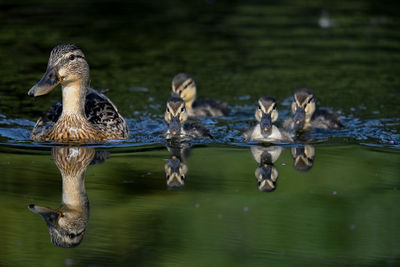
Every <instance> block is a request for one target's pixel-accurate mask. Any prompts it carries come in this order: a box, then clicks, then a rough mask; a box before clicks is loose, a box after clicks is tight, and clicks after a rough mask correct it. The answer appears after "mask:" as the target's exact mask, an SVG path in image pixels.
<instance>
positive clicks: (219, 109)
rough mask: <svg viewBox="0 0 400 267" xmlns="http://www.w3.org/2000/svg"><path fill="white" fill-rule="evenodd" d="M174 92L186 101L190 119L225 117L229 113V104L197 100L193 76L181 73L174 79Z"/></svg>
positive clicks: (210, 100)
mask: <svg viewBox="0 0 400 267" xmlns="http://www.w3.org/2000/svg"><path fill="white" fill-rule="evenodd" d="M172 92H173V93H177V94H178V95H179V96H180V97H182V99H183V100H184V101H185V104H186V109H187V112H188V115H189V116H190V117H210V116H224V115H227V114H228V113H229V108H228V104H227V103H225V102H221V101H217V100H212V99H196V83H195V82H194V79H193V77H192V76H190V75H189V74H186V73H179V74H177V75H176V76H175V77H174V78H173V79H172Z"/></svg>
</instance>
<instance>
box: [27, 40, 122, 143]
mask: <svg viewBox="0 0 400 267" xmlns="http://www.w3.org/2000/svg"><path fill="white" fill-rule="evenodd" d="M89 82H90V77H89V65H88V63H87V61H86V59H85V55H84V54H83V52H82V50H81V49H79V48H78V47H77V46H75V45H71V44H67V45H58V46H56V47H55V48H54V49H53V50H52V51H51V54H50V58H49V63H48V65H47V70H46V73H45V74H44V76H43V78H42V79H41V80H40V81H39V82H38V83H37V84H36V85H35V86H33V87H32V89H30V90H29V92H28V95H30V96H41V95H44V94H47V93H49V92H50V91H51V90H53V89H54V88H55V87H56V86H57V85H58V84H59V83H61V84H62V93H63V98H62V101H63V103H62V105H61V104H57V105H55V106H54V107H52V108H50V109H49V110H48V111H46V112H45V113H44V114H43V115H42V117H40V118H39V120H38V121H37V123H36V125H35V127H34V128H33V130H32V133H31V139H32V140H33V141H48V142H58V143H91V142H97V141H105V140H108V139H126V138H128V136H129V130H128V126H127V124H126V122H125V120H124V118H122V116H121V115H120V114H119V113H118V110H117V108H116V107H115V106H114V104H113V103H112V102H111V101H110V100H109V99H108V98H107V97H106V96H105V95H103V94H101V93H99V92H97V91H95V90H93V89H91V88H89Z"/></svg>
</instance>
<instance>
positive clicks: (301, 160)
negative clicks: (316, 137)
mask: <svg viewBox="0 0 400 267" xmlns="http://www.w3.org/2000/svg"><path fill="white" fill-rule="evenodd" d="M291 153H292V157H293V160H294V168H295V169H296V170H298V171H302V172H306V171H309V170H310V169H311V168H312V166H313V164H314V157H315V149H314V147H313V146H312V145H304V146H298V147H292V149H291Z"/></svg>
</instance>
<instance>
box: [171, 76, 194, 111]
mask: <svg viewBox="0 0 400 267" xmlns="http://www.w3.org/2000/svg"><path fill="white" fill-rule="evenodd" d="M172 93H176V94H178V95H179V96H180V97H182V99H183V100H184V101H185V103H186V108H187V109H191V108H192V104H193V102H194V100H195V99H196V83H195V82H194V79H193V77H192V76H190V75H189V74H187V73H178V74H177V75H175V77H174V78H173V79H172Z"/></svg>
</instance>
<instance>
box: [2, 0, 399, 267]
mask: <svg viewBox="0 0 400 267" xmlns="http://www.w3.org/2000/svg"><path fill="white" fill-rule="evenodd" d="M398 7H399V5H398V4H397V2H396V1H346V2H333V1H321V0H312V1H306V2H300V1H265V2H263V1H232V2H229V1H218V0H217V1H200V0H199V1H192V2H186V1H178V0H174V1H135V2H134V3H131V2H129V1H126V2H125V1H118V2H115V3H113V4H109V3H107V2H105V1H85V2H75V1H68V2H63V1H58V2H54V3H53V2H50V1H41V3H33V2H31V1H22V2H17V3H12V2H0V21H1V24H2V26H1V27H0V169H1V175H0V199H1V203H2V205H0V214H1V217H0V218H1V220H0V236H1V240H2V241H1V242H0V265H2V266H27V265H32V266H65V265H67V266H69V265H73V266H80V265H83V266H94V265H107V266H109V265H110V264H114V265H122V264H123V265H128V264H132V265H144V266H148V265H157V266H160V265H164V266H175V265H180V266H203V265H211V266H221V265H225V266H232V265H234V266H238V265H239V266H253V265H257V266H258V265H259V266H265V265H273V266H275V265H282V266H288V265H313V266H321V265H335V266H337V265H368V266H378V265H379V266H381V265H395V266H396V265H399V264H400V231H399V228H398V222H399V219H400V212H399V208H398V206H399V204H400V193H399V190H400V167H399V166H400V165H399V164H400V153H399V148H400V135H399V130H400V118H399V114H400V105H398V103H400V76H399V71H400V34H399V33H400V31H399V29H400V16H399V15H400V14H399V10H400V9H399V8H398ZM59 43H76V44H78V45H79V46H80V47H81V48H82V49H83V51H84V53H85V55H86V58H87V60H88V63H89V65H90V68H91V86H92V87H93V88H96V89H104V88H107V89H109V91H108V92H107V96H108V97H109V98H110V99H112V100H113V102H114V103H115V104H116V106H117V107H118V109H119V111H120V112H121V113H122V115H123V116H124V117H125V118H126V119H127V121H128V124H129V128H130V130H131V136H130V138H129V139H128V140H127V141H125V142H121V143H113V144H102V145H97V146H94V147H92V148H91V149H95V150H96V153H97V154H96V156H95V157H94V159H95V162H93V164H91V165H89V166H88V167H87V169H86V174H85V176H84V179H85V180H84V181H85V182H84V183H83V185H84V187H85V189H86V193H87V197H88V199H89V203H90V211H89V220H88V222H87V226H86V228H85V229H86V230H85V232H84V237H83V240H82V242H81V243H80V244H79V245H78V246H76V247H75V248H70V249H67V248H59V247H56V246H55V245H53V244H52V242H51V241H50V237H49V232H48V230H47V227H46V224H45V223H44V221H43V220H42V219H41V218H40V216H38V215H36V214H34V213H33V212H31V211H30V210H29V209H28V205H30V204H36V205H41V206H47V207H51V208H57V207H59V206H60V203H61V199H62V178H61V173H60V168H58V167H57V166H56V164H55V163H56V162H55V159H54V156H52V155H51V151H52V150H55V149H54V148H52V146H51V145H43V144H36V143H32V142H31V141H30V140H29V133H30V131H31V129H32V127H33V125H34V122H35V121H36V120H37V118H38V117H39V116H40V115H41V113H42V112H43V111H44V110H46V109H47V108H48V107H50V106H51V105H52V104H53V103H55V102H57V101H59V100H60V99H61V93H60V90H59V89H55V90H54V91H53V92H51V93H50V94H49V95H46V96H43V97H40V98H30V97H28V96H27V92H28V90H29V89H30V88H31V87H32V86H33V85H34V84H35V83H36V82H37V81H39V79H40V78H41V76H42V75H43V73H44V71H45V69H46V64H47V60H48V56H49V53H50V51H51V49H52V48H53V47H54V46H55V45H57V44H59ZM181 71H185V72H188V73H191V74H193V75H194V77H195V80H196V83H197V85H198V97H209V98H216V99H222V100H225V101H227V102H228V103H229V104H230V106H231V107H232V113H231V114H230V116H227V117H223V118H211V119H203V120H202V123H204V124H205V125H206V126H207V127H209V128H210V130H211V133H212V134H213V135H214V136H215V139H214V140H212V141H210V142H202V141H201V140H198V141H195V142H194V145H193V147H192V148H191V150H190V153H189V152H186V154H187V156H186V157H183V158H182V162H181V163H183V164H185V165H186V167H187V172H186V174H185V175H184V176H185V177H184V184H181V187H180V188H170V187H169V186H168V185H167V178H166V173H165V165H166V163H167V162H168V161H166V160H167V159H170V158H171V154H170V152H169V151H168V150H167V148H166V147H165V146H164V145H163V144H164V141H163V139H162V135H161V134H162V131H163V130H164V129H165V127H166V126H165V124H164V122H163V114H162V113H163V111H164V108H165V106H164V105H165V102H166V100H167V99H168V97H169V95H170V86H171V85H170V84H171V79H172V77H173V76H174V75H175V74H176V73H178V72H181ZM300 87H310V88H312V89H313V90H314V92H315V95H316V98H317V99H318V105H319V106H322V107H328V108H331V109H333V110H336V111H338V112H340V114H341V116H342V121H343V123H344V124H345V128H344V129H342V130H338V131H317V132H314V133H311V134H310V135H309V136H307V137H306V138H305V140H306V143H309V144H311V145H312V146H313V148H314V155H313V157H312V159H310V161H309V166H308V171H299V170H298V169H299V168H298V166H297V165H296V164H295V159H294V158H293V155H292V150H293V149H295V147H296V145H293V144H292V145H285V146H282V147H279V148H280V149H282V151H281V153H280V155H277V159H275V160H274V162H273V163H271V164H270V166H273V168H275V170H276V171H277V173H278V178H277V181H276V183H274V185H273V186H274V190H273V191H272V192H261V191H259V189H258V183H257V179H256V177H255V171H256V169H257V167H259V166H260V163H259V162H257V161H256V159H257V157H256V156H254V155H253V154H252V149H253V150H254V148H252V145H253V144H243V143H242V142H241V138H240V134H241V133H242V132H243V131H244V130H245V129H246V128H247V127H249V126H250V125H251V124H252V122H253V120H254V116H253V112H254V108H255V103H256V100H257V99H258V98H259V97H260V96H262V95H271V96H274V97H275V98H276V99H277V100H278V104H279V105H278V108H279V111H280V120H283V119H285V118H287V117H288V116H289V109H290V96H291V95H292V93H293V91H294V90H295V89H296V88H300ZM260 149H261V150H263V149H264V150H268V149H271V148H265V147H264V148H260ZM278 154H279V153H278ZM65 158H68V157H67V156H65ZM72 158H73V157H72ZM58 160H60V159H58ZM57 162H58V163H59V161H57ZM296 168H297V169H296ZM83 169H85V168H83Z"/></svg>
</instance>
